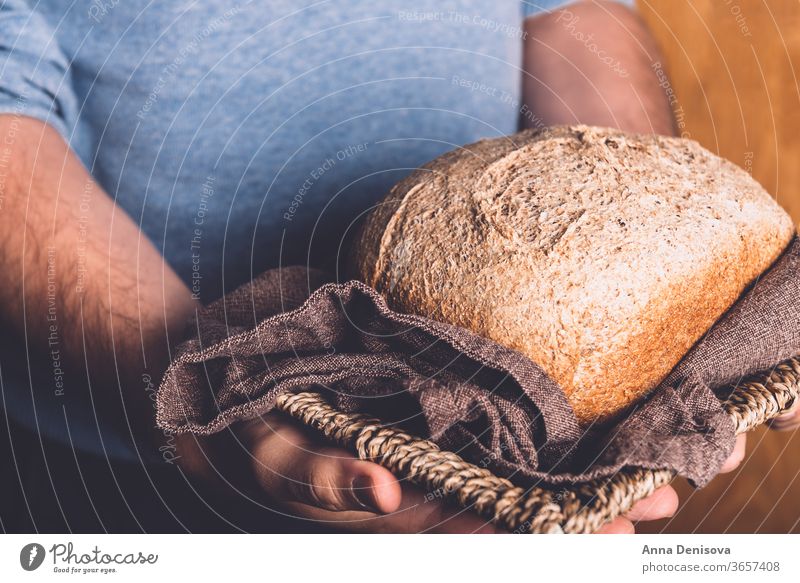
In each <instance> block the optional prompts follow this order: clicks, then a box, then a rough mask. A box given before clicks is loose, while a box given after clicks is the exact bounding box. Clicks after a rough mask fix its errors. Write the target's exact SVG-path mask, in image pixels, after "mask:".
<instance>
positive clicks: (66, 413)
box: [0, 0, 566, 453]
mask: <svg viewBox="0 0 800 583" xmlns="http://www.w3.org/2000/svg"><path fill="white" fill-rule="evenodd" d="M565 3H566V2H565V0H550V1H548V0H531V1H530V2H522V1H520V0H499V1H493V2H487V1H485V0H451V1H443V0H404V1H394V0H382V1H374V0H372V1H370V0H350V1H347V2H345V1H334V0H321V1H311V0H262V1H259V0H250V1H244V0H243V1H241V2H238V3H236V2H223V1H221V0H193V1H188V0H171V1H169V2H153V1H152V0H151V1H148V2H145V1H144V0H141V1H131V0H126V1H120V0H74V1H70V2H65V1H63V0H40V1H38V2H33V1H31V2H24V1H22V0H4V1H3V3H2V7H1V8H0V113H12V114H20V115H29V116H33V117H36V118H40V119H42V120H45V121H47V122H49V123H51V124H52V125H54V126H55V127H56V128H57V129H58V130H59V131H60V132H61V134H62V135H63V136H64V137H65V139H66V140H67V141H68V142H69V144H70V145H71V147H72V148H73V149H74V150H75V151H76V152H77V154H78V155H79V156H80V158H81V160H82V161H83V163H84V164H85V165H86V167H87V168H88V169H89V171H90V172H91V174H92V175H93V176H94V178H95V179H96V180H97V181H98V182H99V183H100V185H102V187H103V188H104V189H105V190H106V192H107V193H108V194H109V196H111V197H112V198H113V199H114V201H115V202H116V204H117V205H118V206H119V207H120V208H122V209H124V211H125V212H127V213H128V214H129V215H130V216H131V217H132V219H133V220H134V221H135V222H136V223H137V224H138V225H139V226H140V228H141V229H142V231H143V232H144V233H145V234H146V235H147V236H148V237H149V238H150V239H151V240H152V241H153V243H154V244H155V245H156V247H157V248H158V249H159V250H160V251H161V252H162V253H163V255H164V257H165V258H166V260H167V261H168V263H169V264H170V265H171V266H172V267H173V268H174V269H175V271H176V272H177V273H178V274H179V276H180V277H181V278H183V279H184V281H186V283H187V284H188V285H189V287H190V288H191V289H192V291H193V292H194V293H195V294H196V296H197V297H198V298H200V299H201V300H202V301H204V302H207V301H209V300H211V299H214V298H217V297H219V296H220V295H221V294H222V293H223V292H224V291H227V290H230V289H232V288H234V287H236V286H238V285H240V284H242V283H244V282H246V281H249V280H250V279H251V278H252V276H253V275H255V274H257V273H259V272H260V271H263V270H264V269H266V268H269V267H273V266H276V265H278V264H283V265H286V264H297V263H301V264H312V265H317V266H321V267H327V268H331V267H333V266H334V264H335V261H336V259H337V256H338V254H339V253H340V252H341V242H342V241H343V239H344V237H345V235H346V234H347V233H348V231H349V229H350V228H351V226H352V224H353V222H354V221H355V220H357V219H358V218H359V217H360V216H361V215H362V214H363V213H364V212H365V211H367V210H368V209H369V208H370V207H371V206H372V205H373V204H374V203H375V202H376V201H378V200H379V199H380V198H381V197H382V196H383V195H384V194H385V193H386V192H387V190H388V189H389V187H390V186H391V185H392V184H394V183H395V182H396V181H397V180H399V179H400V178H402V177H403V176H404V175H406V174H407V173H408V172H410V171H411V170H412V169H413V168H415V167H417V166H419V165H420V164H423V163H424V162H426V161H428V160H430V159H432V158H434V157H436V156H438V155H439V154H441V153H443V152H445V151H447V150H451V149H453V148H455V147H457V146H459V145H461V144H466V143H470V142H474V141H476V140H478V139H480V138H484V137H495V136H502V135H505V134H509V133H512V132H514V131H516V130H517V127H518V120H519V119H520V116H521V115H522V113H521V111H520V110H521V108H522V103H521V101H520V88H521V55H522V48H523V41H524V30H523V19H524V18H525V17H526V16H527V15H531V14H535V13H536V12H539V11H540V10H543V9H552V8H554V7H555V6H557V5H562V4H565ZM132 268H134V266H132ZM7 377H8V375H4V378H3V397H4V402H5V404H6V408H7V409H9V410H10V411H11V412H12V414H13V415H14V416H15V417H17V418H18V419H21V420H23V422H25V424H26V425H28V426H31V427H35V428H36V429H37V430H38V431H42V432H43V433H46V434H51V435H57V436H61V438H62V439H63V438H64V437H63V436H64V435H65V432H64V427H63V425H64V423H65V422H64V418H65V417H66V418H67V419H68V420H69V421H68V423H70V429H71V436H70V437H71V440H72V443H73V444H74V445H76V446H77V447H83V448H89V449H93V450H95V451H99V450H102V451H103V453H108V450H109V449H112V450H114V451H116V452H120V451H122V450H124V449H125V447H124V446H123V445H122V442H124V440H121V441H120V442H119V443H117V440H116V438H115V437H114V436H113V435H106V432H104V434H103V437H104V439H105V441H104V442H103V443H104V445H105V447H103V448H99V447H98V443H99V441H98V429H97V422H96V421H95V418H94V415H93V413H91V411H89V412H87V411H84V410H82V407H83V406H84V405H82V404H78V403H76V404H74V405H73V404H67V405H65V406H63V404H64V401H61V402H59V400H58V399H56V398H54V397H53V396H52V395H53V391H51V390H47V389H46V388H45V389H41V388H39V387H31V386H29V383H27V382H25V381H21V380H16V379H10V378H7ZM98 390H99V389H98ZM34 403H35V405H36V409H35V411H36V416H37V417H36V418H34V417H33V415H34V413H33V404H34ZM81 418H86V419H85V420H84V421H85V422H80V423H77V424H78V425H80V430H77V429H75V427H73V423H72V420H73V419H81ZM35 421H38V424H37V423H35ZM86 427H89V428H90V429H91V430H90V431H84V429H86Z"/></svg>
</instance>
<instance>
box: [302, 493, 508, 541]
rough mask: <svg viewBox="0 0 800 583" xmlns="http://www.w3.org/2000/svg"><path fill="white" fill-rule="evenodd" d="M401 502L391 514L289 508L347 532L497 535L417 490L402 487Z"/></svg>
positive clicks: (464, 513) (485, 524)
mask: <svg viewBox="0 0 800 583" xmlns="http://www.w3.org/2000/svg"><path fill="white" fill-rule="evenodd" d="M402 490H403V493H402V501H401V503H400V506H399V507H398V508H397V510H395V511H394V512H391V513H389V514H385V515H378V514H374V513H367V512H332V511H330V510H325V509H321V508H317V507H312V506H308V505H301V504H295V505H291V509H292V511H294V512H297V513H298V514H300V515H302V516H303V517H305V518H307V519H311V520H315V521H319V522H322V523H332V524H335V526H336V527H337V528H340V529H343V530H347V531H351V532H386V533H409V534H411V533H449V534H456V533H480V534H489V533H497V532H501V531H500V530H499V529H497V528H496V527H494V526H493V525H492V524H491V523H490V522H489V521H488V520H484V519H483V518H480V517H478V516H477V515H476V514H474V513H473V512H470V511H469V510H466V509H461V508H456V507H455V506H452V505H450V504H447V503H446V502H444V501H442V500H441V499H439V498H432V497H430V496H429V495H426V494H425V493H424V492H423V491H422V490H421V489H419V488H416V487H414V486H411V485H404V486H403V488H402Z"/></svg>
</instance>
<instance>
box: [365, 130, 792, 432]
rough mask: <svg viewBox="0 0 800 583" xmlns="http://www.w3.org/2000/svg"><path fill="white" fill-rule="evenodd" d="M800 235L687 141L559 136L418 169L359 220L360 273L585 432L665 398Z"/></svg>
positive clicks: (743, 180) (596, 133) (552, 133)
mask: <svg viewBox="0 0 800 583" xmlns="http://www.w3.org/2000/svg"><path fill="white" fill-rule="evenodd" d="M793 233H794V225H793V224H792V221H791V219H790V218H789V216H788V215H787V214H786V213H785V212H784V211H783V210H781V208H780V207H779V206H778V205H777V204H776V203H775V201H773V200H772V198H771V197H770V196H769V194H767V193H766V192H765V191H764V190H763V188H761V186H759V185H758V183H757V182H755V181H754V180H753V179H752V178H751V177H750V176H749V175H748V174H747V173H746V172H745V171H744V170H742V169H740V168H738V167H737V166H735V165H734V164H732V163H730V162H728V161H726V160H723V159H721V158H719V157H717V156H715V155H713V154H711V153H710V152H708V151H707V150H705V149H703V148H702V147H701V146H700V145H699V144H697V143H696V142H694V141H691V140H685V139H680V138H671V137H663V136H651V135H633V134H626V133H623V132H620V131H617V130H612V129H607V128H595V127H588V126H557V127H552V128H546V129H544V130H535V131H526V132H522V133H519V134H515V135H513V136H508V137H505V138H497V139H492V140H484V141H481V142H478V143H476V144H472V145H469V146H466V147H464V148H460V149H458V150H455V151H453V152H450V153H448V154H445V155H443V156H441V157H439V158H437V159H436V160H433V161H432V162H430V163H429V164H426V165H425V166H423V167H422V168H420V169H419V170H417V171H416V172H414V173H413V174H412V175H411V176H409V177H408V178H406V179H405V180H403V181H402V182H400V183H399V184H398V185H396V186H395V187H394V188H393V189H392V191H391V192H390V193H389V195H388V196H387V198H386V199H385V200H384V202H383V203H381V205H380V206H379V207H378V208H377V209H375V211H374V212H373V213H372V214H371V215H370V216H369V217H368V219H367V221H366V222H365V225H364V227H363V228H362V230H361V233H360V236H359V237H358V238H357V244H356V247H355V253H354V255H353V257H354V264H353V266H354V269H355V270H356V272H357V274H358V275H359V276H360V278H361V279H362V280H363V281H365V282H366V283H367V284H369V285H371V286H373V287H375V288H376V289H377V290H378V291H379V292H381V293H382V294H383V295H384V296H385V297H386V299H387V301H388V302H389V304H390V305H391V306H393V307H394V308H395V309H399V310H403V311H407V312H412V313H416V314H420V315H423V316H427V317H430V318H433V319H437V320H440V321H444V322H448V323H451V324H454V325H457V326H461V327H464V328H468V329H470V330H472V331H474V332H476V333H478V334H481V335H484V336H486V337H488V338H491V339H492V340H494V341H496V342H498V343H500V344H503V345H505V346H508V347H510V348H513V349H515V350H518V351H520V352H521V353H523V354H525V355H526V356H528V357H529V358H531V359H532V360H534V361H535V362H536V363H537V364H539V365H540V366H541V367H542V368H543V369H544V370H545V372H547V374H548V375H550V376H551V377H552V378H553V379H554V380H555V381H556V382H557V383H558V384H559V386H560V387H561V388H562V389H563V390H564V392H565V393H566V395H567V398H568V400H569V401H570V403H571V405H572V407H573V409H574V410H575V413H576V415H577V417H578V418H579V419H580V420H581V422H583V423H589V422H594V421H605V420H608V419H610V418H612V417H613V416H615V415H617V414H618V413H619V412H620V411H622V410H624V409H625V408H626V407H628V406H630V405H631V404H632V403H634V402H635V401H636V400H637V399H639V398H641V397H642V396H644V395H645V394H646V393H647V392H649V391H650V390H652V389H653V388H654V387H655V386H657V385H658V383H659V382H660V381H661V380H663V379H664V378H665V377H666V376H667V375H668V373H669V372H670V370H671V369H672V368H673V367H674V366H675V365H676V364H677V362H678V361H679V360H680V358H681V357H682V356H683V355H684V354H685V353H686V352H687V351H688V350H689V348H691V346H692V345H693V344H695V343H696V342H697V340H698V339H699V338H700V337H701V336H702V335H703V334H704V333H705V332H706V331H707V330H708V329H709V328H710V327H711V325H712V324H713V323H714V322H715V321H716V320H717V319H718V318H719V317H720V316H721V315H722V314H723V313H724V312H725V310H727V309H728V308H729V307H730V306H731V305H732V304H733V303H734V301H735V300H736V299H737V298H738V297H739V295H740V294H741V293H742V291H743V290H744V289H745V287H746V286H747V285H748V284H749V283H751V282H752V281H753V279H754V278H756V277H757V276H758V275H759V274H760V273H762V272H763V271H764V270H765V269H766V268H767V267H769V265H771V264H772V262H773V261H775V259H776V258H777V257H778V256H779V255H780V253H781V252H782V250H783V249H784V248H785V247H786V245H787V244H788V242H789V240H790V239H791V237H792V235H793Z"/></svg>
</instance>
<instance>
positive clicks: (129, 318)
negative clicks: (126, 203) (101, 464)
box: [0, 115, 194, 436]
mask: <svg viewBox="0 0 800 583" xmlns="http://www.w3.org/2000/svg"><path fill="white" fill-rule="evenodd" d="M0 143H2V144H3V145H4V148H5V150H4V154H3V155H4V159H5V160H6V168H7V171H6V172H5V173H4V176H3V181H2V184H1V185H0V186H2V190H1V191H0V273H3V274H4V285H3V286H0V322H2V324H3V325H4V326H6V328H5V329H6V330H9V329H10V330H12V331H13V337H14V338H15V339H16V342H17V343H20V342H25V343H26V344H27V350H28V352H29V354H30V362H31V363H34V362H48V360H47V359H48V356H47V355H48V353H49V352H50V351H51V350H52V349H53V347H54V343H55V346H57V348H58V351H59V352H58V355H59V359H60V362H61V364H62V368H64V369H65V375H64V376H65V378H66V380H67V382H69V380H70V379H73V380H75V381H76V384H77V383H80V382H84V383H85V381H86V380H90V381H91V382H92V387H93V395H94V398H95V399H97V402H98V405H99V408H100V411H99V412H98V415H106V416H112V418H113V420H114V423H116V424H117V425H118V426H119V427H120V429H121V430H122V431H125V432H126V431H127V430H128V429H127V424H128V423H129V422H130V424H131V428H132V429H133V432H134V434H138V435H143V436H144V435H147V434H148V433H149V431H150V430H152V429H154V421H153V420H154V415H153V405H152V401H151V400H150V399H149V397H148V394H147V393H146V391H145V387H144V385H143V383H142V375H143V374H144V373H147V374H149V375H150V377H151V378H152V379H154V381H155V382H157V381H158V379H159V378H160V376H161V374H162V373H163V371H164V370H165V368H166V366H167V364H168V361H169V344H170V343H171V342H172V343H174V342H175V341H178V340H180V334H181V332H182V329H183V326H184V325H185V323H186V321H187V319H188V317H189V315H190V314H191V313H192V311H193V309H194V302H193V301H192V299H191V294H190V292H189V290H188V288H187V287H186V285H185V284H184V283H183V282H182V281H181V280H179V279H178V277H177V276H176V275H175V273H174V272H173V271H172V270H171V269H170V267H169V266H167V265H166V264H165V262H164V260H163V259H162V257H161V255H160V254H159V253H158V251H157V250H156V249H155V247H153V245H152V244H151V243H150V242H149V241H148V240H147V239H146V237H145V236H144V235H143V234H142V233H141V231H140V230H139V229H138V228H137V226H136V224H135V223H134V222H133V221H132V220H131V219H130V218H129V217H128V216H127V215H126V214H125V212H123V211H122V210H120V209H119V208H117V207H116V206H115V204H114V203H113V201H112V200H111V199H110V198H109V196H108V195H107V194H106V193H105V192H104V191H103V189H102V188H101V187H100V186H99V185H98V184H97V183H96V182H95V181H94V180H93V179H92V177H91V176H90V175H89V173H88V172H87V171H86V169H85V168H84V167H83V165H82V164H81V162H80V161H79V160H78V158H77V156H76V155H75V154H74V153H73V152H72V151H71V150H70V149H69V147H68V146H67V145H66V143H65V142H64V140H63V139H62V138H61V136H60V135H59V134H58V133H57V132H56V131H55V130H54V129H53V128H51V127H50V126H48V125H46V124H43V123H42V122H40V121H37V120H34V119H32V118H28V117H22V116H12V115H0ZM8 336H12V335H8ZM32 366H33V365H32ZM40 368H43V367H40ZM79 379H80V380H79ZM34 390H36V387H34ZM75 390H81V389H79V388H77V386H76V387H75ZM120 391H121V392H122V396H123V398H124V399H125V405H126V408H127V410H126V411H125V412H124V413H125V414H123V411H121V410H119V409H118V408H117V409H114V408H111V407H106V408H104V407H103V405H104V403H105V402H113V401H115V400H116V402H118V393H119V392H120ZM104 396H106V397H108V399H104ZM128 407H129V408H128ZM126 416H127V417H128V419H126V418H125V417H126Z"/></svg>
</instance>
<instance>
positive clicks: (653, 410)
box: [157, 238, 800, 486]
mask: <svg viewBox="0 0 800 583" xmlns="http://www.w3.org/2000/svg"><path fill="white" fill-rule="evenodd" d="M327 281H328V280H327V277H326V276H325V274H323V273H322V272H319V271H316V270H313V269H306V268H301V267H289V268H283V269H280V270H272V271H268V272H266V273H264V274H262V275H260V276H259V277H257V278H256V279H255V280H254V281H252V282H251V283H250V284H248V285H245V286H243V287H241V288H239V289H238V290H236V291H234V292H232V293H231V294H229V295H228V296H226V297H225V298H223V299H221V300H218V301H216V302H214V303H213V304H210V305H209V306H208V307H206V308H204V309H203V310H202V311H201V312H200V313H199V314H198V316H197V318H196V319H195V320H194V321H193V324H192V325H193V329H192V335H193V338H191V339H190V340H188V341H186V342H185V343H184V344H182V345H181V346H180V347H179V349H178V353H177V355H176V358H175V360H174V361H173V363H172V365H171V366H170V368H169V370H168V371H167V373H166V375H165V377H164V380H163V382H162V384H161V387H160V389H159V393H158V399H157V418H158V423H159V425H160V426H161V427H162V428H164V429H167V430H171V431H174V432H193V433H196V434H203V435H205V434H211V433H214V432H217V431H220V430H222V429H224V428H225V427H226V426H228V425H229V424H231V423H233V422H234V421H237V420H241V419H248V418H252V417H255V416H258V415H260V414H263V413H265V412H267V411H269V410H270V409H271V408H272V407H273V406H274V402H275V397H276V396H277V395H278V394H280V393H282V392H284V391H302V390H309V389H311V390H316V391H321V392H323V393H324V394H326V395H327V396H328V397H329V398H330V400H331V402H333V403H334V404H335V405H336V406H337V407H339V408H341V409H343V410H347V411H364V412H367V413H370V414H372V415H375V416H377V417H379V418H380V419H383V420H384V421H386V422H390V423H395V424H398V425H399V426H401V427H403V428H405V429H407V430H409V431H411V432H414V433H416V434H418V435H421V436H424V437H430V438H431V439H433V441H435V442H436V443H437V444H439V445H440V446H441V447H442V448H444V449H448V450H451V451H454V452H456V453H458V454H460V455H461V456H462V457H464V458H466V459H468V460H471V461H472V462H473V463H476V464H479V465H482V466H485V467H487V468H489V469H491V470H492V471H494V472H495V473H496V474H498V475H502V476H506V477H509V478H511V479H512V480H514V481H515V482H517V483H518V484H521V485H531V484H534V483H539V482H545V483H548V484H552V485H555V484H564V485H569V484H571V483H574V482H577V481H584V480H587V479H591V478H597V477H605V476H609V475H611V474H613V473H614V472H615V471H617V470H618V469H619V468H621V467H622V466H626V465H635V466H642V467H647V468H670V469H672V470H675V471H677V472H679V473H680V474H682V475H684V476H686V477H687V478H689V479H690V480H691V481H692V482H693V483H695V484H696V485H698V486H701V485H704V484H706V483H707V482H708V481H709V480H710V479H711V478H712V477H714V475H716V474H717V472H718V471H719V468H720V466H721V464H722V462H723V461H724V460H725V458H726V457H727V456H728V455H729V454H730V452H731V450H732V448H733V443H734V433H733V425H732V423H731V421H730V420H729V419H728V417H727V415H726V414H725V413H724V411H723V408H722V404H721V400H720V399H722V398H724V397H725V396H726V395H724V394H723V392H724V390H725V387H727V386H729V385H730V383H735V382H737V381H739V380H740V379H741V377H742V376H743V375H747V374H751V373H755V372H757V371H760V370H763V369H768V368H769V367H771V366H774V365H775V364H777V363H778V362H780V361H781V360H785V359H786V358H789V357H791V356H794V355H795V354H798V353H800V327H798V322H800V286H798V283H800V242H799V241H798V239H797V238H795V240H794V241H792V243H791V244H790V245H789V248H788V249H787V251H786V252H784V254H783V255H782V256H781V258H780V259H779V260H778V261H777V262H776V263H775V265H773V266H772V268H771V269H770V270H769V271H768V272H767V273H766V274H764V275H763V276H762V277H761V278H760V280H759V281H757V282H756V283H755V284H754V285H753V286H751V287H750V288H749V289H748V290H747V291H746V292H745V293H744V294H743V295H742V297H741V298H740V299H739V301H738V302H737V303H736V304H735V305H734V306H733V307H732V308H731V309H730V310H729V311H728V312H727V313H726V314H725V315H724V316H723V317H722V318H721V319H720V320H719V321H718V322H717V323H716V324H715V326H714V327H713V328H712V329H711V330H710V331H709V333H708V334H706V336H705V337H704V338H703V339H702V340H701V341H700V342H698V344H697V345H696V346H695V347H694V348H693V349H692V350H691V351H690V352H689V353H688V354H687V355H686V356H685V357H684V358H683V360H682V361H681V362H680V363H679V364H678V365H677V366H676V368H675V369H674V370H673V372H672V373H671V374H670V375H669V377H668V378H667V379H666V380H665V381H664V382H663V383H661V385H659V387H657V388H656V389H655V390H654V391H653V392H652V393H651V394H650V396H649V397H648V398H646V399H644V400H642V401H641V402H640V403H638V404H637V406H636V407H634V408H633V409H632V410H630V411H629V412H628V414H626V415H625V416H623V417H622V418H621V419H620V420H618V421H617V422H615V423H612V424H608V425H606V426H602V427H601V426H594V427H580V426H579V425H578V422H577V419H576V418H575V415H574V414H573V412H572V410H571V408H570V406H569V404H568V403H567V401H566V399H565V397H564V394H563V393H562V391H561V390H560V389H559V387H558V386H557V385H556V384H555V383H554V381H552V380H551V379H550V378H549V377H547V375H546V374H545V373H544V372H543V371H542V370H541V369H540V368H539V367H538V366H537V365H536V364H535V363H534V362H532V361H531V360H529V359H528V358H526V357H524V356H522V355H521V354H519V353H517V352H515V351H513V350H510V349H507V348H504V347H502V346H499V345H498V344H496V343H494V342H492V341H490V340H487V339H485V338H482V337H479V336H477V335H475V334H472V333H471V332H469V331H467V330H464V329H461V328H457V327H454V326H449V325H446V324H442V323H439V322H435V321H432V320H428V319H426V318H421V317H417V316H412V315H407V314H401V313H397V312H394V311H392V310H390V309H389V308H388V307H387V305H386V304H385V302H384V301H383V299H382V298H381V297H380V296H379V295H378V294H377V293H376V292H375V291H374V290H372V289H371V288H369V287H367V286H365V285H363V284H361V283H359V282H354V281H350V282H347V283H342V284H335V283H326V282H327ZM715 391H716V393H715Z"/></svg>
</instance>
